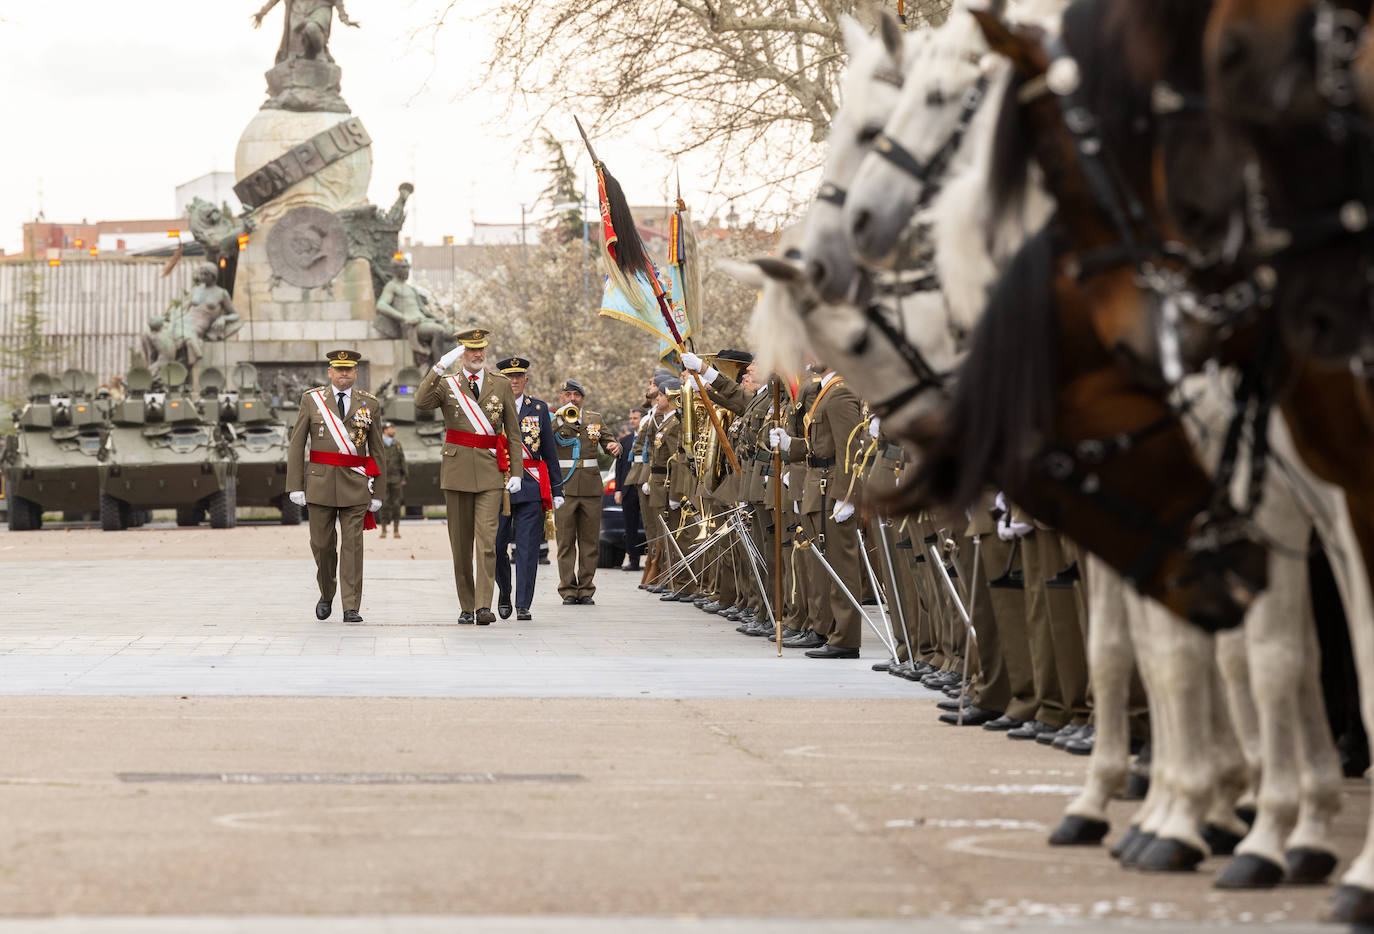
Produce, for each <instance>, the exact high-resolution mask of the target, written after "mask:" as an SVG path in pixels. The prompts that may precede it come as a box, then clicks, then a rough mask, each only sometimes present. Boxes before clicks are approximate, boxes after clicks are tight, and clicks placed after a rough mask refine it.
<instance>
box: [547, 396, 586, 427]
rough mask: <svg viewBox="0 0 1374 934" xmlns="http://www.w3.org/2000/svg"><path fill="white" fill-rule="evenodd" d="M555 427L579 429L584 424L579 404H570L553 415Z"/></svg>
mask: <svg viewBox="0 0 1374 934" xmlns="http://www.w3.org/2000/svg"><path fill="white" fill-rule="evenodd" d="M553 419H554V423H555V425H567V426H568V427H569V428H577V427H578V426H579V425H581V424H582V412H581V410H580V409H578V407H577V404H576V403H573V402H569V403H568V404H567V405H565V406H563V407H562V408H560V409H558V410H557V411H555V412H554V413H553Z"/></svg>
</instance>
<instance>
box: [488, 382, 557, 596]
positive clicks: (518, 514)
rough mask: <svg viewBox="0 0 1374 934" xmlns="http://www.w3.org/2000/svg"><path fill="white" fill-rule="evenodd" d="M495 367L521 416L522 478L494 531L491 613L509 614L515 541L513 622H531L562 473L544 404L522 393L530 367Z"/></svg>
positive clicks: (547, 406)
mask: <svg viewBox="0 0 1374 934" xmlns="http://www.w3.org/2000/svg"><path fill="white" fill-rule="evenodd" d="M496 368H497V369H498V370H500V371H501V373H502V375H504V376H505V377H506V378H507V379H509V380H510V386H511V391H512V392H513V393H515V410H516V412H518V413H519V415H520V443H521V444H523V445H524V447H523V448H521V452H520V453H521V454H522V455H524V464H525V477H524V480H525V481H527V482H524V483H522V484H521V486H520V491H519V492H518V493H512V494H511V496H510V515H508V516H502V517H501V524H500V526H499V527H498V528H497V530H496V592H497V594H498V596H497V598H496V611H497V612H498V613H500V614H501V618H502V619H509V618H510V612H511V586H510V557H509V553H508V551H507V549H509V548H510V544H511V542H515V561H516V564H517V568H516V574H515V585H516V586H515V618H516V619H517V620H523V619H533V617H532V616H531V615H530V604H531V603H533V602H534V578H535V574H536V572H537V571H538V569H539V543H540V541H542V540H543V537H544V513H546V512H549V511H550V510H554V509H558V508H559V507H561V506H562V505H563V473H562V471H560V470H559V467H558V451H557V449H556V447H555V445H554V443H553V425H552V423H551V422H550V421H549V404H548V403H547V402H545V401H544V400H543V399H536V398H534V397H533V396H528V395H526V394H525V387H526V386H527V385H528V384H529V381H530V362H529V361H528V360H526V359H525V358H524V357H508V358H507V359H505V360H500V361H498V362H497V364H496Z"/></svg>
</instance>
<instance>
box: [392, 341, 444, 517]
mask: <svg viewBox="0 0 1374 934" xmlns="http://www.w3.org/2000/svg"><path fill="white" fill-rule="evenodd" d="M419 386H420V371H419V370H417V369H416V368H415V367H413V366H408V367H406V368H405V369H403V370H401V371H400V372H399V373H397V374H396V382H395V384H394V386H393V388H391V390H390V391H386V389H385V387H384V388H383V392H382V394H381V396H382V398H381V403H382V415H383V417H384V418H385V420H386V421H388V422H391V423H392V424H393V425H395V426H396V440H398V441H399V442H401V447H402V448H404V449H405V454H406V492H405V506H406V512H407V513H408V514H411V515H414V514H418V513H419V512H420V511H421V510H423V509H424V507H425V506H442V505H443V504H444V491H443V490H442V489H440V487H439V467H440V464H441V463H442V461H443V451H444V420H443V418H442V416H441V415H440V414H439V413H438V412H417V411H415V391H416V390H417V389H418V388H419Z"/></svg>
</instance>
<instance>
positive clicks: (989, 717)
mask: <svg viewBox="0 0 1374 934" xmlns="http://www.w3.org/2000/svg"><path fill="white" fill-rule="evenodd" d="M999 716H1000V714H998V713H997V711H995V710H984V709H983V708H982V707H966V708H964V719H963V721H962V723H963V725H964V726H982V725H983V724H985V723H991V722H992V721H993V720H996V719H997V718H998V717H999ZM940 722H941V723H948V724H949V725H950V726H959V725H960V720H959V711H957V710H951V711H950V712H949V713H942V714H940Z"/></svg>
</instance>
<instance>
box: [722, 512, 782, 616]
mask: <svg viewBox="0 0 1374 934" xmlns="http://www.w3.org/2000/svg"><path fill="white" fill-rule="evenodd" d="M730 521H731V522H733V523H734V524H735V534H736V535H738V536H739V538H740V541H741V542H742V543H743V544H744V554H745V557H747V558H748V559H749V569H750V570H752V571H753V572H754V582H755V583H756V584H758V585H759V595H760V596H761V597H763V607H764V609H766V610H767V611H768V618H769V619H770V620H771V621H772V623H773V629H774V631H777V627H778V622H779V620H778V617H777V615H776V614H775V613H774V612H773V601H772V600H769V599H768V588H767V586H765V585H764V583H763V577H762V576H761V575H760V574H759V561H760V560H762V558H763V556H762V555H760V554H758V547H757V546H756V545H755V544H754V540H753V538H751V537H750V535H749V533H748V531H747V530H746V529H745V528H744V523H743V522H742V521H741V519H740V517H739V513H736V514H734V515H732V516H731V517H730Z"/></svg>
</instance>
